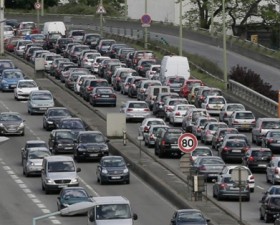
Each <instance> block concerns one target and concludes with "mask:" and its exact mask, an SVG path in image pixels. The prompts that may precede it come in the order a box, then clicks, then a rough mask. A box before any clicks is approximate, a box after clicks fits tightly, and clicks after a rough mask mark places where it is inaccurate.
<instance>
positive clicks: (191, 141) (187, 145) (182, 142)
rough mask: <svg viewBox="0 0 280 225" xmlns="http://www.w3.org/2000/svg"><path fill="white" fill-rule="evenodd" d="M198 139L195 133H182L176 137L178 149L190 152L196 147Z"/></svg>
mask: <svg viewBox="0 0 280 225" xmlns="http://www.w3.org/2000/svg"><path fill="white" fill-rule="evenodd" d="M197 145H198V141H197V138H196V136H195V135H193V134H190V133H185V134H182V135H181V136H180V137H179V139H178V146H179V149H180V150H181V151H182V152H184V153H190V152H192V151H193V150H195V149H196V147H197Z"/></svg>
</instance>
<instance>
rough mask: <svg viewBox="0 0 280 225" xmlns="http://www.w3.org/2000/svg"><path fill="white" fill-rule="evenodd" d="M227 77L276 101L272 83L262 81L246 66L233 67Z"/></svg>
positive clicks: (276, 95)
mask: <svg viewBox="0 0 280 225" xmlns="http://www.w3.org/2000/svg"><path fill="white" fill-rule="evenodd" d="M229 78H230V79H232V80H234V81H236V82H238V83H241V84H243V85H245V86H246V87H248V88H251V89H252V90H254V91H256V92H258V93H260V94H262V95H264V96H266V97H268V98H270V99H272V100H274V101H278V92H277V91H275V90H272V89H271V88H272V85H271V84H269V83H267V82H264V81H263V80H262V79H261V77H260V75H259V74H257V73H255V72H254V71H252V70H250V69H247V68H246V67H241V66H239V65H237V66H236V67H233V68H232V69H231V71H230V73H229Z"/></svg>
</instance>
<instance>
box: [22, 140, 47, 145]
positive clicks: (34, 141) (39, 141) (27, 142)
mask: <svg viewBox="0 0 280 225" xmlns="http://www.w3.org/2000/svg"><path fill="white" fill-rule="evenodd" d="M30 143H46V142H45V141H43V140H28V141H26V144H30Z"/></svg>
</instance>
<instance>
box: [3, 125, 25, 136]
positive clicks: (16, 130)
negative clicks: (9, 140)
mask: <svg viewBox="0 0 280 225" xmlns="http://www.w3.org/2000/svg"><path fill="white" fill-rule="evenodd" d="M0 134H18V135H21V134H24V128H5V127H0Z"/></svg>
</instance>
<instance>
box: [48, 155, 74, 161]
mask: <svg viewBox="0 0 280 225" xmlns="http://www.w3.org/2000/svg"><path fill="white" fill-rule="evenodd" d="M45 159H46V160H47V161H49V162H56V161H74V160H73V157H71V156H64V155H51V156H48V157H46V158H45Z"/></svg>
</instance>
